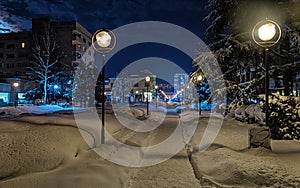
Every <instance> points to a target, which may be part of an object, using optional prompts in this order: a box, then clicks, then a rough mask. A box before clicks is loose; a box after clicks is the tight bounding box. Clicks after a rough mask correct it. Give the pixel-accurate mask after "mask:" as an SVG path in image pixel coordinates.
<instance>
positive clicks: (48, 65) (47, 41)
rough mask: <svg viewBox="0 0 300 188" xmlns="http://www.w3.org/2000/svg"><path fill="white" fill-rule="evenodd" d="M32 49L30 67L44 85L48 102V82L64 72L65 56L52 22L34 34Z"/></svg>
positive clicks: (45, 98) (44, 95)
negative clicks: (62, 61)
mask: <svg viewBox="0 0 300 188" xmlns="http://www.w3.org/2000/svg"><path fill="white" fill-rule="evenodd" d="M32 51H33V57H34V61H33V66H31V67H30V69H31V71H32V74H33V76H34V78H35V79H36V81H38V82H39V83H40V84H41V85H42V87H43V102H44V104H46V102H47V88H48V83H49V81H50V80H51V79H52V78H54V77H55V76H58V75H59V74H61V73H62V68H63V66H62V64H61V63H60V60H61V59H62V58H63V57H64V53H63V52H62V51H61V50H60V48H59V45H58V44H57V41H56V38H55V36H54V32H53V31H52V30H51V27H50V23H46V24H45V25H44V26H43V27H42V28H41V30H40V32H37V33H36V34H34V36H33V48H32ZM58 70H60V71H58Z"/></svg>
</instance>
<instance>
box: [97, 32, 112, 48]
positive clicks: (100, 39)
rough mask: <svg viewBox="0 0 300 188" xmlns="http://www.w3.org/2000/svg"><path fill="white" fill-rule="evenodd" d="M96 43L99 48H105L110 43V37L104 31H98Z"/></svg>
mask: <svg viewBox="0 0 300 188" xmlns="http://www.w3.org/2000/svg"><path fill="white" fill-rule="evenodd" d="M96 41H97V43H98V45H99V46H100V47H102V48H106V47H108V46H109V45H110V43H111V36H110V35H109V34H108V32H106V31H100V32H99V33H97V35H96Z"/></svg>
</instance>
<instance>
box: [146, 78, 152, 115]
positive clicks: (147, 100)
mask: <svg viewBox="0 0 300 188" xmlns="http://www.w3.org/2000/svg"><path fill="white" fill-rule="evenodd" d="M150 80H151V78H150V76H146V77H145V81H146V87H147V91H146V92H147V97H146V103H147V115H149V99H148V98H149V83H150Z"/></svg>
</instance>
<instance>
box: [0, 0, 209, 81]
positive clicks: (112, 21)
mask: <svg viewBox="0 0 300 188" xmlns="http://www.w3.org/2000/svg"><path fill="white" fill-rule="evenodd" d="M205 5H206V1H202V0H186V1H183V0H97V1H96V0H51V1H50V0H46V1H45V0H1V1H0V32H2V33H3V32H17V31H22V30H29V29H30V28H31V19H32V18H37V17H42V16H51V17H52V18H54V19H56V20H77V21H78V22H79V23H81V25H83V26H84V27H85V28H87V29H88V31H89V32H90V33H94V32H95V31H96V30H97V29H99V28H101V27H107V28H110V29H114V28H117V27H120V26H122V25H125V24H129V23H133V22H137V21H164V22H169V23H173V24H176V25H179V26H181V27H184V28H186V29H188V30H189V31H191V32H193V33H194V34H196V35H197V36H199V37H200V38H201V39H202V40H204V41H205V39H204V32H205V30H206V28H207V24H208V23H205V22H202V19H203V18H204V17H205V16H206V15H207V14H208V12H209V10H207V9H205ZM153 45H155V44H153ZM137 49H139V50H140V51H139V53H136V50H137ZM127 50H128V52H126V51H125V52H124V51H123V52H121V53H119V54H117V57H115V58H113V59H112V60H115V61H120V60H121V59H122V62H123V63H122V64H123V65H126V64H128V63H130V62H132V61H134V60H137V59H139V58H143V57H147V56H153V55H154V56H157V57H161V58H166V59H169V60H170V61H173V62H175V63H176V64H178V65H179V66H181V67H182V68H183V69H184V70H186V71H187V72H190V71H192V70H193V68H192V67H191V61H192V60H191V59H190V58H189V57H188V56H186V55H185V54H183V53H181V52H180V51H178V50H176V49H173V48H171V47H168V46H163V45H159V46H157V45H156V46H151V45H149V44H147V45H144V46H143V47H141V46H139V45H137V46H132V47H129V48H128V49H127ZM131 52H135V53H131ZM128 54H131V55H128ZM132 54H139V55H137V56H136V57H134V56H133V55H132ZM111 64H112V63H111V62H110V64H109V65H108V71H107V72H108V74H109V76H113V75H114V74H115V73H116V72H119V71H120V70H121V69H122V66H121V65H120V64H119V65H118V66H115V65H114V66H113V65H111Z"/></svg>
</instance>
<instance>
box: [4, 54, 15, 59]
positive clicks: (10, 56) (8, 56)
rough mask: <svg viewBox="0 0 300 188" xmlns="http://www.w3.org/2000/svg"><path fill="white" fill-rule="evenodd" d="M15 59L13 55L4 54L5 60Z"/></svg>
mask: <svg viewBox="0 0 300 188" xmlns="http://www.w3.org/2000/svg"><path fill="white" fill-rule="evenodd" d="M12 58H15V54H6V59H12Z"/></svg>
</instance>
